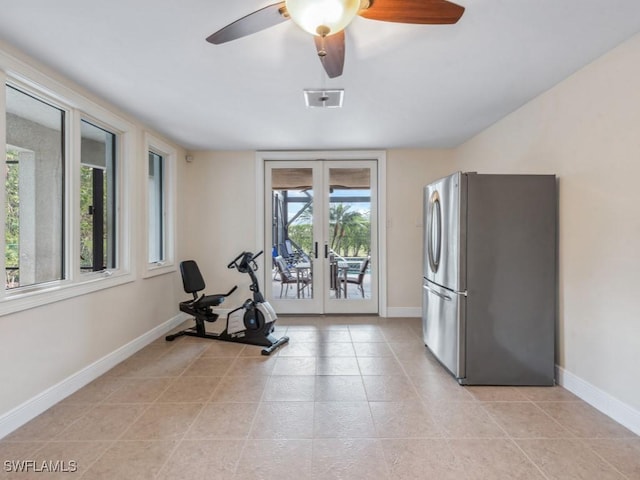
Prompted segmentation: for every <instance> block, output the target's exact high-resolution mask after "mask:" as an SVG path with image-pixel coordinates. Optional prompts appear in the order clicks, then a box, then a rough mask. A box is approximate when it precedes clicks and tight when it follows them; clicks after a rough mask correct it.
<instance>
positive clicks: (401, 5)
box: [358, 0, 464, 25]
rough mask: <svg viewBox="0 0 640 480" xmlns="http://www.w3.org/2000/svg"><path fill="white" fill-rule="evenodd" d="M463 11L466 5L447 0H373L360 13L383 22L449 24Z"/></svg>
mask: <svg viewBox="0 0 640 480" xmlns="http://www.w3.org/2000/svg"><path fill="white" fill-rule="evenodd" d="M463 13H464V7H461V6H460V5H457V4H455V3H451V2H448V1H446V0H371V5H370V6H369V8H366V9H363V10H360V12H359V13H358V15H360V16H361V17H364V18H369V19H371V20H381V21H383V22H398V23H418V24H428V25H448V24H452V23H456V22H457V21H458V20H460V17H461V16H462V14H463Z"/></svg>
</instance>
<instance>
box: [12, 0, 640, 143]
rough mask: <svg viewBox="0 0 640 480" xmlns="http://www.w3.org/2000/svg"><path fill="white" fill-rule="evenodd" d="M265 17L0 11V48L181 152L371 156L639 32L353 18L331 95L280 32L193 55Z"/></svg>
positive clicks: (583, 12)
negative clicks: (323, 104)
mask: <svg viewBox="0 0 640 480" xmlns="http://www.w3.org/2000/svg"><path fill="white" fill-rule="evenodd" d="M271 3H275V0H266V1H265V0H242V1H239V0H235V1H231V0H227V1H222V0H135V1H132V0H110V1H108V2H106V1H102V2H92V1H87V0H56V1H52V0H20V1H16V0H0V12H2V13H1V14H0V39H2V40H4V41H6V42H8V43H10V44H12V45H14V46H16V47H17V48H19V49H21V50H23V51H24V52H26V53H28V54H29V55H31V56H33V57H34V58H36V59H38V60H40V61H42V62H44V63H45V64H47V65H49V66H51V67H53V68H55V69H56V70H58V71H59V72H61V73H63V74H64V75H66V76H68V77H69V78H71V79H73V80H74V81H75V82H77V83H79V84H80V85H82V86H84V87H86V88H88V89H89V90H91V91H93V92H95V93H97V94H98V95H100V96H102V97H104V98H105V99H107V100H109V101H110V102H112V103H113V104H115V105H117V106H119V107H120V108H122V109H123V110H125V111H127V112H129V113H131V114H133V115H135V116H136V117H138V118H139V119H141V120H142V121H143V122H144V123H146V124H147V125H149V126H150V127H153V128H154V129H156V130H158V131H159V132H161V133H163V134H165V135H167V136H168V137H169V138H171V139H173V140H175V141H176V142H178V143H179V144H181V145H182V146H184V147H186V148H189V149H192V150H227V149H231V150H234V149H250V150H254V149H259V150H285V149H350V148H356V149H371V148H413V147H451V146H455V145H458V144H460V143H461V142H464V141H465V140H466V139H468V138H470V137H472V136H473V135H475V134H477V133H478V132H480V131H482V130H483V129H485V128H486V127H488V126H489V125H491V124H492V123H494V122H496V121H497V120H499V119H500V118H502V117H503V116H505V115H506V114H508V113H509V112H511V111H513V110H515V109H517V108H518V107H519V106H521V105H523V104H524V103H526V102H527V101H529V100H530V99H532V98H533V97H535V96H537V95H539V94H540V93H541V92H543V91H545V90H547V89H549V88H550V87H552V86H553V85H555V84H556V83H558V82H560V81H561V80H563V79H564V78H566V77H567V76H569V75H570V74H571V73H573V72H575V71H576V70H578V69H580V68H581V67H582V66H584V65H586V64H587V63H589V62H591V61H592V60H594V59H595V58H597V57H599V56H600V55H602V54H603V53H605V52H607V51H608V50H610V49H611V48H613V47H615V46H616V45H617V44H619V43H620V42H622V41H624V40H625V39H627V38H629V37H631V36H632V35H634V34H635V33H637V32H639V31H640V1H638V0H459V1H458V2H457V3H459V4H460V5H463V6H464V7H466V12H465V14H464V15H463V17H462V19H461V20H460V21H459V22H458V23H457V24H456V25H442V26H441V25H438V26H424V25H403V24H392V23H384V22H377V21H373V20H367V19H364V18H356V20H354V22H353V23H352V24H351V25H350V26H349V27H348V29H347V32H346V41H347V45H346V60H345V67H344V74H343V75H342V76H341V77H339V78H336V79H326V77H325V76H324V74H323V71H322V69H321V65H320V62H319V60H318V58H317V56H316V53H315V47H314V42H313V39H312V37H310V36H309V35H308V34H306V33H304V32H303V31H302V30H300V29H299V28H298V27H296V25H294V24H293V23H292V22H285V23H282V24H280V25H277V26H275V27H271V28H269V29H267V30H263V31H262V32H259V33H256V34H254V35H251V36H248V37H245V38H242V39H239V40H236V41H234V42H230V43H227V44H223V45H211V44H209V43H207V42H206V41H205V38H206V37H207V36H208V35H210V34H211V33H213V32H214V31H216V30H218V29H220V28H221V27H223V26H225V25H226V24H228V23H230V22H232V21H234V20H236V19H238V18H240V17H242V16H244V15H246V14H248V13H250V12H252V11H254V10H257V9H258V8H261V7H264V6H266V5H269V4H271ZM305 88H344V89H345V98H344V107H343V108H341V109H308V108H307V107H305V102H304V98H303V89H305Z"/></svg>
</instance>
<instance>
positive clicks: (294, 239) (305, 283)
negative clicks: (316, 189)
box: [271, 168, 315, 300]
mask: <svg viewBox="0 0 640 480" xmlns="http://www.w3.org/2000/svg"><path fill="white" fill-rule="evenodd" d="M312 185H313V170H312V169H311V168H274V169H272V170H271V192H272V195H271V202H272V205H271V212H272V222H271V228H272V232H271V238H272V243H273V245H272V256H273V262H272V263H273V266H272V267H273V275H272V276H271V278H272V281H273V285H272V292H273V296H274V298H282V299H294V300H305V299H307V300H308V299H312V298H313V288H312V285H311V281H312V277H313V272H312V264H311V261H310V256H311V254H312V252H313V250H314V246H315V244H314V240H313V189H312Z"/></svg>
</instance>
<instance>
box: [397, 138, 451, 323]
mask: <svg viewBox="0 0 640 480" xmlns="http://www.w3.org/2000/svg"><path fill="white" fill-rule="evenodd" d="M454 171H455V167H454V166H453V154H452V151H450V150H424V149H423V150H389V151H388V153H387V199H386V204H387V252H386V254H387V265H388V267H387V268H388V278H387V295H388V305H389V308H390V310H391V312H394V309H395V311H396V312H398V313H399V314H402V312H403V311H406V312H407V314H411V313H412V312H413V315H419V311H420V309H421V306H422V235H423V233H422V230H423V226H422V224H423V221H422V202H423V199H422V188H423V187H424V186H425V185H427V184H429V183H431V182H432V181H433V180H437V179H438V178H441V177H443V176H445V175H448V174H450V173H452V172H454ZM415 312H418V313H417V314H416V313H415Z"/></svg>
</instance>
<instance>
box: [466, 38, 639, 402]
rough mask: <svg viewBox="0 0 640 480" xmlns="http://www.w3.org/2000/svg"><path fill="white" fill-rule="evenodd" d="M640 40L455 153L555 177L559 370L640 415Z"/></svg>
mask: <svg viewBox="0 0 640 480" xmlns="http://www.w3.org/2000/svg"><path fill="white" fill-rule="evenodd" d="M639 78H640V35H637V36H635V37H634V38H633V39H631V40H630V41H628V42H626V43H624V44H623V45H621V46H619V47H618V48H616V49H615V50H613V51H611V52H610V53H608V54H606V55H605V56H603V57H602V58H600V59H599V60H597V61H595V62H594V63H593V64H591V65H589V66H587V67H586V68H584V69H582V70H581V71H579V72H578V73H576V74H574V75H573V76H572V77H570V78H569V79H567V80H565V81H564V82H562V83H561V84H559V85H557V86H556V87H555V88H553V89H551V90H550V91H548V92H546V93H545V94H544V95H541V96H540V97H539V98H537V99H535V100H534V101H532V102H530V103H528V104H527V105H525V106H524V107H523V108H521V109H520V110H518V111H517V112H515V113H513V114H512V115H510V116H508V117H506V118H505V119H503V120H501V121H500V122H498V123H497V124H495V125H494V126H493V127H491V128H489V129H488V130H486V131H485V132H483V133H482V134H480V135H478V136H477V137H476V138H474V139H472V140H470V141H468V142H467V143H465V144H464V145H463V146H461V147H460V148H458V149H457V150H456V151H455V155H456V164H457V165H458V167H459V168H460V169H468V170H477V171H479V172H480V173H498V172H499V173H510V172H523V173H555V174H557V175H558V177H559V199H560V212H559V213H560V215H559V227H560V228H559V249H560V252H559V269H560V295H559V299H560V302H559V338H558V346H559V352H558V353H559V355H558V358H557V363H558V364H559V365H560V366H561V367H563V368H564V369H566V370H567V371H569V372H571V373H572V374H574V375H577V376H578V377H580V378H581V379H583V380H585V381H587V382H589V383H590V384H592V385H593V386H595V387H596V388H598V389H601V390H603V391H605V392H607V393H608V394H610V395H612V396H613V397H615V398H617V399H619V400H621V401H622V402H625V403H626V404H628V405H629V406H631V407H633V408H634V409H636V410H640V387H639V386H638V382H637V381H635V379H636V378H637V377H638V374H637V366H638V365H640V295H639V294H638V274H639V272H640V253H639V250H638V247H639V245H640V210H639V208H638V206H639V205H640V187H639V186H638V180H639V179H640V90H639V89H638V79H639Z"/></svg>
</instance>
